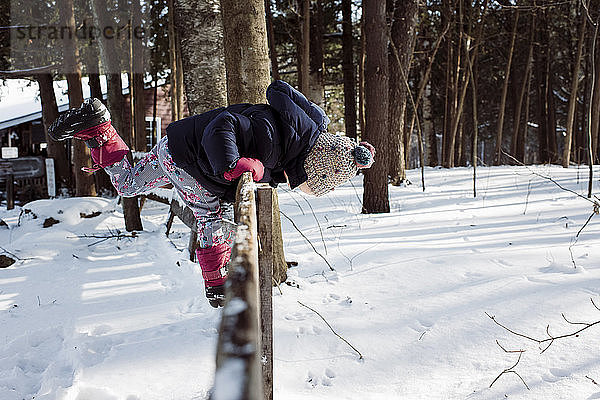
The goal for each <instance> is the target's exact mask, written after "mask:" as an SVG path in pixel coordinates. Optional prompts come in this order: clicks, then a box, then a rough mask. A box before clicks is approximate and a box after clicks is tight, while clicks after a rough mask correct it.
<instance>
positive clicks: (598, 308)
mask: <svg viewBox="0 0 600 400" xmlns="http://www.w3.org/2000/svg"><path fill="white" fill-rule="evenodd" d="M590 300H591V301H592V304H593V305H594V307H595V308H596V310H598V311H600V307H598V306H597V305H596V303H594V299H593V298H590Z"/></svg>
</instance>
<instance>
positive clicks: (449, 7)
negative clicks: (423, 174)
mask: <svg viewBox="0 0 600 400" xmlns="http://www.w3.org/2000/svg"><path fill="white" fill-rule="evenodd" d="M453 3H454V1H453V0H444V1H442V6H443V7H442V20H443V24H444V25H445V26H453V19H454V12H453ZM446 36H447V37H446V47H445V48H444V52H445V56H446V65H445V67H446V68H445V79H444V82H445V85H444V119H443V124H442V165H443V166H444V167H446V168H450V167H451V165H449V164H448V162H447V160H448V153H449V147H450V146H449V142H450V130H451V126H452V115H453V112H454V111H453V109H452V104H453V103H452V101H451V99H452V98H453V88H454V84H453V75H452V63H453V59H454V52H453V48H452V41H453V36H454V30H453V29H452V30H450V31H449V32H448V34H447V35H446Z"/></svg>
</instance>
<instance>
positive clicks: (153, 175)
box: [104, 136, 232, 248]
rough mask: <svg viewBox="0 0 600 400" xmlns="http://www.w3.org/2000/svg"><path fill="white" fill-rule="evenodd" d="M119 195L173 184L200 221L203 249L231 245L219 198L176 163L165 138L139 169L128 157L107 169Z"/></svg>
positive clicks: (142, 160) (141, 192)
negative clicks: (224, 224) (223, 223)
mask: <svg viewBox="0 0 600 400" xmlns="http://www.w3.org/2000/svg"><path fill="white" fill-rule="evenodd" d="M104 170H105V171H106V172H107V173H108V175H109V176H110V180H111V182H112V184H113V186H114V187H115V189H117V192H118V193H119V195H121V196H124V197H133V196H137V195H139V194H143V193H144V192H148V191H149V190H150V189H153V188H156V187H159V186H163V185H166V184H168V183H171V184H172V185H173V187H174V188H175V191H176V192H177V194H178V195H179V197H180V198H181V200H182V201H183V202H184V203H185V205H186V206H188V207H189V208H190V209H191V210H192V212H193V213H194V216H195V217H196V221H197V228H198V240H199V242H200V244H199V246H200V247H202V248H207V247H211V246H212V245H217V244H221V243H227V244H228V245H231V241H232V237H231V233H228V234H224V231H223V227H222V222H223V219H222V210H221V205H220V204H219V199H218V198H217V197H216V196H214V195H212V194H211V193H210V192H208V191H207V190H206V189H204V188H203V187H202V186H200V185H199V184H198V182H197V181H196V180H195V179H194V178H193V177H192V176H191V175H189V174H188V173H187V172H185V171H184V170H183V169H181V168H179V167H177V166H176V165H175V163H174V162H173V158H172V157H171V153H170V152H169V148H168V146H167V137H166V136H165V137H163V138H162V139H161V140H160V141H159V142H158V144H157V145H156V146H154V148H153V149H152V150H150V152H149V153H147V154H146V155H145V156H144V157H143V158H142V159H141V160H139V161H138V162H137V163H136V164H135V166H133V167H132V166H131V164H130V163H129V161H128V160H127V158H124V159H123V160H122V161H120V162H118V163H115V164H113V165H111V166H108V167H105V168H104Z"/></svg>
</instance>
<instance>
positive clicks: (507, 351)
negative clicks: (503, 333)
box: [490, 340, 531, 390]
mask: <svg viewBox="0 0 600 400" xmlns="http://www.w3.org/2000/svg"><path fill="white" fill-rule="evenodd" d="M496 344H497V345H498V346H499V347H500V348H501V349H502V350H503V351H504V352H505V353H519V358H518V359H517V362H516V363H514V364H513V365H512V366H511V367H509V368H506V369H505V370H504V371H502V372H500V375H498V376H497V377H496V379H494V381H493V382H492V383H490V387H492V386H493V385H494V383H496V381H497V380H498V379H500V377H501V376H502V375H504V374H515V375H516V376H518V377H519V379H520V380H521V382H523V385H525V387H526V388H527V390H531V389H529V386H527V383H525V380H524V379H523V377H521V375H519V373H518V372H517V371H515V367H516V366H517V365H519V362H521V357H522V356H523V353H525V350H506V349H505V348H504V347H502V345H501V344H500V342H498V341H497V340H496Z"/></svg>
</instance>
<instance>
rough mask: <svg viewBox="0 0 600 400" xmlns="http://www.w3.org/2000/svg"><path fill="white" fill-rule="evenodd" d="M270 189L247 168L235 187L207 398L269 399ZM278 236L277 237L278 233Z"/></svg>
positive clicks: (272, 254) (272, 253) (272, 249)
mask: <svg viewBox="0 0 600 400" xmlns="http://www.w3.org/2000/svg"><path fill="white" fill-rule="evenodd" d="M274 199H275V200H276V194H275V193H274V189H273V188H270V187H258V188H257V187H256V185H255V184H254V182H253V181H252V175H250V173H246V174H244V176H243V177H242V179H241V180H240V184H239V186H238V195H237V200H236V207H235V219H236V223H237V232H236V239H235V243H234V246H233V250H232V255H231V261H230V264H229V277H228V278H227V286H226V291H227V298H226V302H225V307H224V308H223V314H222V319H221V327H220V330H219V340H218V344H217V356H216V372H215V382H214V387H213V391H212V394H211V397H210V398H211V399H213V400H222V399H226V400H263V399H265V400H271V399H272V398H273V335H272V332H273V318H272V315H273V313H272V302H271V295H272V287H273V268H274V265H275V264H276V263H275V261H274V260H275V257H276V253H277V252H276V251H275V247H276V244H275V245H274V243H276V240H277V239H276V238H274V237H273V236H277V233H280V230H279V232H276V233H275V235H273V232H274V231H276V229H273V218H274V214H277V215H278V214H279V209H277V210H274V206H276V207H277V204H276V202H275V204H274ZM279 239H280V238H279Z"/></svg>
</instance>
